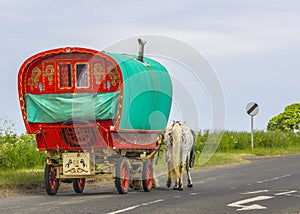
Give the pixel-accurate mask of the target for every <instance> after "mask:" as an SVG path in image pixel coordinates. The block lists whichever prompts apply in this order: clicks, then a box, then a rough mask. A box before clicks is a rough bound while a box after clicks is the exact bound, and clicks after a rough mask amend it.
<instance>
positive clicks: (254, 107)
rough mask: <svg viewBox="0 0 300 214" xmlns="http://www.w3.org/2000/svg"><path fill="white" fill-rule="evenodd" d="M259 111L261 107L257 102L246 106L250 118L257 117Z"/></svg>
mask: <svg viewBox="0 0 300 214" xmlns="http://www.w3.org/2000/svg"><path fill="white" fill-rule="evenodd" d="M258 111H259V107H258V104H257V103H255V102H250V103H248V105H247V106H246V112H247V114H249V115H250V116H255V115H257V113H258Z"/></svg>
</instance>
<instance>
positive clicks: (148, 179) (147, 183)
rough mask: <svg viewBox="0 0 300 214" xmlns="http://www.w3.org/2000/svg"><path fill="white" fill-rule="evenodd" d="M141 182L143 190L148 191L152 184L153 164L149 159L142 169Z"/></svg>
mask: <svg viewBox="0 0 300 214" xmlns="http://www.w3.org/2000/svg"><path fill="white" fill-rule="evenodd" d="M142 179H143V180H142V184H143V189H144V191H145V192H150V191H151V189H152V185H153V166H152V161H151V160H146V161H145V162H144V165H143V171H142Z"/></svg>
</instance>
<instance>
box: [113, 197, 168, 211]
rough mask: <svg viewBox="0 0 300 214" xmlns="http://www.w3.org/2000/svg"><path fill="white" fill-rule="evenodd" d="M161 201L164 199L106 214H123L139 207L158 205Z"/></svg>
mask: <svg viewBox="0 0 300 214" xmlns="http://www.w3.org/2000/svg"><path fill="white" fill-rule="evenodd" d="M162 201H164V199H158V200H155V201H150V202H146V203H141V204H137V205H134V206H131V207H127V208H125V209H121V210H116V211H113V212H109V213H107V214H117V213H123V212H126V211H129V210H133V209H136V208H138V207H141V206H147V205H150V204H155V203H159V202H162Z"/></svg>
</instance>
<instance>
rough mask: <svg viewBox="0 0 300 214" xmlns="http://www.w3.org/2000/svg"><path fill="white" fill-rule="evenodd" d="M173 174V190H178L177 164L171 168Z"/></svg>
mask: <svg viewBox="0 0 300 214" xmlns="http://www.w3.org/2000/svg"><path fill="white" fill-rule="evenodd" d="M173 176H174V180H175V185H174V188H173V189H174V190H178V184H179V182H178V166H174V169H173Z"/></svg>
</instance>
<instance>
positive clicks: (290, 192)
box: [274, 190, 298, 196]
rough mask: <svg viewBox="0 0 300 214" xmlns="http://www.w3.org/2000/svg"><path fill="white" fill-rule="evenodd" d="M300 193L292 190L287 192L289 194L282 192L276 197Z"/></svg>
mask: <svg viewBox="0 0 300 214" xmlns="http://www.w3.org/2000/svg"><path fill="white" fill-rule="evenodd" d="M296 192H298V191H297V190H291V191H287V192H280V193H276V194H274V195H276V196H278V195H290V194H292V193H296Z"/></svg>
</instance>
